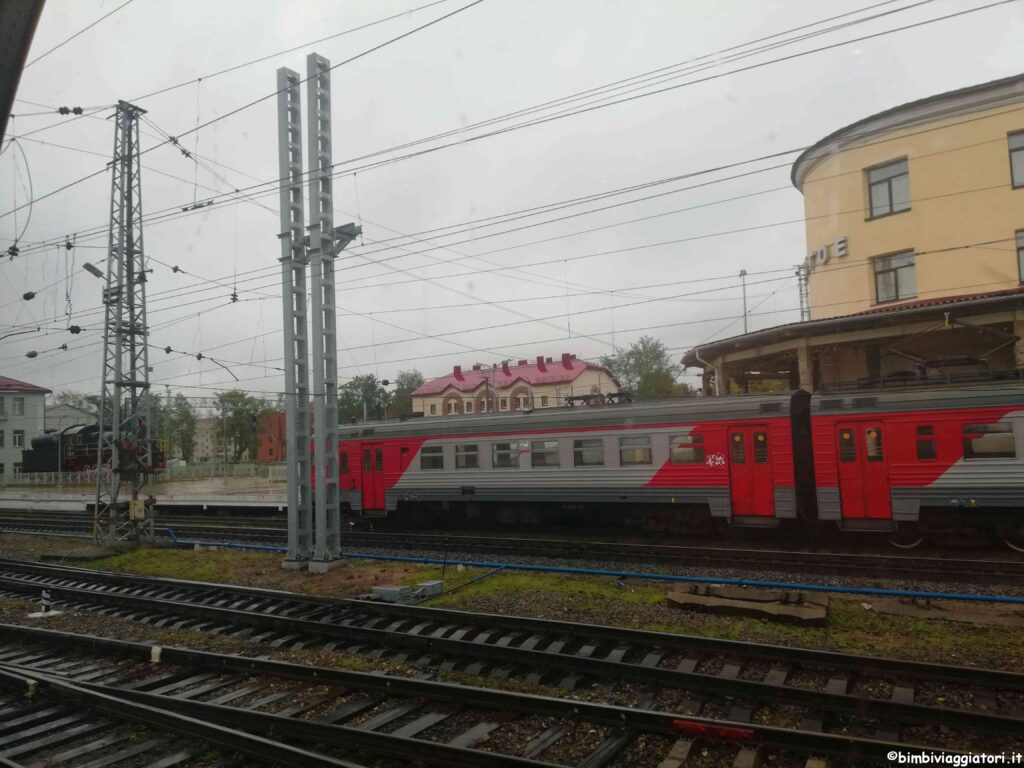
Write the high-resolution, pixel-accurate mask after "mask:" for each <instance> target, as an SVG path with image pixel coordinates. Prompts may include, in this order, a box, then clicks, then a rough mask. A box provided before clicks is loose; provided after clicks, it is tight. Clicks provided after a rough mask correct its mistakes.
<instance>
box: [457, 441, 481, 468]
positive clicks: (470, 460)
mask: <svg viewBox="0 0 1024 768" xmlns="http://www.w3.org/2000/svg"><path fill="white" fill-rule="evenodd" d="M455 468H456V469H480V448H479V447H478V446H476V445H456V446H455Z"/></svg>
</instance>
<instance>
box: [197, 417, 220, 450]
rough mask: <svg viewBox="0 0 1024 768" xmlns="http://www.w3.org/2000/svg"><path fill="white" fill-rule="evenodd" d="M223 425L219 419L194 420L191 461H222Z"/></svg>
mask: <svg viewBox="0 0 1024 768" xmlns="http://www.w3.org/2000/svg"><path fill="white" fill-rule="evenodd" d="M223 430H224V425H223V421H222V420H221V419H220V417H213V418H208V419H196V434H195V439H194V441H193V449H192V460H193V461H223V460H224V434H223Z"/></svg>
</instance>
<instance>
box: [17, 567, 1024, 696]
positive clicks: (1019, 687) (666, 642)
mask: <svg viewBox="0 0 1024 768" xmlns="http://www.w3.org/2000/svg"><path fill="white" fill-rule="evenodd" d="M11 568H13V569H15V570H17V571H21V572H25V573H35V574H37V575H39V576H40V577H47V576H49V577H56V578H60V577H65V578H79V579H84V580H86V581H98V582H100V583H103V584H107V585H111V586H118V585H120V586H122V587H134V588H136V589H137V588H139V587H149V588H154V589H159V588H165V589H168V590H170V589H180V590H207V591H208V593H209V594H210V595H214V596H217V597H226V596H234V597H239V598H243V597H250V598H254V599H258V598H264V599H267V600H282V601H286V602H288V603H291V604H293V605H295V606H309V607H310V608H313V607H321V608H325V609H327V608H334V609H337V610H338V611H350V612H353V613H355V614H357V615H358V614H363V615H370V616H374V615H375V616H379V617H381V618H382V619H391V620H397V619H405V620H407V621H409V622H412V623H415V624H419V623H422V622H429V623H431V624H436V625H437V626H459V627H461V626H473V625H477V626H483V627H486V628H487V629H488V630H504V631H505V632H519V633H521V634H528V635H547V636H553V637H563V638H573V639H581V640H586V641H594V640H598V641H601V642H603V643H607V644H614V643H618V644H620V645H628V646H631V647H655V648H663V649H666V650H667V651H672V652H676V653H680V654H685V653H688V652H704V653H714V654H721V655H736V656H743V657H746V658H751V659H758V660H764V661H782V662H787V663H791V664H799V665H811V666H817V667H826V668H830V669H837V668H839V669H844V670H851V671H855V672H860V673H868V674H890V675H898V676H901V677H915V678H922V679H927V680H935V681H941V682H947V683H957V684H961V685H982V686H989V687H1001V688H1005V689H1008V690H1015V691H1024V673H1018V672H1007V671H1004V670H996V669H985V668H977V667H960V666H955V665H946V664H935V663H931V662H920V661H910V660H904V659H889V658H885V657H875V656H860V655H855V654H844V653H838V652H835V651H820V650H813V649H808V648H798V647H793V646H781V645H770V644H762V643H751V642H744V641H740V640H724V639H720V638H713V637H704V636H700V635H685V634H676V633H670V632H651V631H648V630H639V629H630V628H626V627H613V626H605V625H598V624H579V623H571V622H565V621H558V620H554V619H537V618H527V617H522V616H507V615H503V614H486V613H468V612H466V611H459V610H454V609H450V608H428V607H421V606H411V605H398V604H393V603H381V602H374V601H367V600H355V599H349V598H333V597H324V596H319V595H305V594H299V593H294V592H286V591H283V590H275V589H266V588H262V587H245V586H239V585H234V584H218V583H212V582H203V581H190V580H187V579H174V578H162V577H152V576H136V575H134V574H124V573H115V572H112V571H101V570H97V569H91V568H77V567H74V566H67V565H54V564H46V565H43V564H39V563H32V562H27V561H23V560H11V559H5V558H0V572H2V571H3V570H4V569H11ZM86 592H87V593H88V594H95V593H90V592H88V591H87V590H86ZM111 594H114V593H111ZM260 615H262V614H260ZM315 623H316V624H317V626H319V627H324V626H327V625H324V624H322V623H319V622H315ZM344 626H346V627H348V628H350V629H351V628H352V627H351V622H349V623H346V624H345V625H344Z"/></svg>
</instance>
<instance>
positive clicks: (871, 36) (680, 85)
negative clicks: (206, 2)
mask: <svg viewBox="0 0 1024 768" xmlns="http://www.w3.org/2000/svg"><path fill="white" fill-rule="evenodd" d="M1014 1H1015V0H996V2H993V3H989V4H988V5H984V6H979V7H977V8H971V9H967V10H964V11H958V12H956V13H951V14H947V15H945V16H939V17H935V18H931V19H926V20H923V21H920V22H915V23H913V24H908V25H904V26H902V27H895V28H892V29H888V30H882V31H880V32H875V33H872V34H869V35H863V36H861V37H856V38H851V39H849V40H844V41H840V42H837V43H832V44H830V45H826V46H821V47H818V48H813V49H810V50H807V51H801V52H798V53H794V54H790V55H788V56H783V57H780V58H777V59H771V60H769V61H765V62H760V63H757V64H752V65H748V66H745V67H740V68H737V69H733V70H729V71H728V72H723V73H718V74H714V75H709V76H706V77H703V78H699V79H696V80H691V81H688V82H686V83H678V84H675V85H672V86H667V87H665V88H660V89H657V90H652V91H648V92H646V93H642V94H637V95H633V96H628V97H624V98H621V99H618V100H616V101H611V102H608V103H605V104H599V105H592V106H587V107H583V108H580V109H576V110H573V111H569V112H565V113H562V114H556V115H553V116H548V117H544V118H539V119H537V120H533V121H529V122H525V123H520V124H518V125H513V126H509V127H506V128H502V129H500V130H496V131H491V132H489V133H484V134H480V135H477V136H471V137H469V138H466V139H462V140H460V141H458V142H451V143H448V144H443V145H440V146H438V147H433V148H430V149H427V150H422V151H419V152H414V153H410V154H406V155H402V156H399V157H398V158H393V159H389V160H386V161H383V162H381V163H375V164H372V165H370V166H364V167H362V168H358V169H355V171H360V170H366V168H368V167H369V168H373V167H380V166H381V165H389V164H392V163H394V162H398V161H400V160H405V159H409V158H411V157H419V156H422V155H424V154H428V153H432V152H436V151H440V150H441V149H446V148H449V147H452V146H456V145H461V144H466V143H470V142H474V141H479V140H481V139H485V138H490V137H493V136H498V135H501V134H504V133H507V132H510V131H513V130H519V129H521V128H526V127H531V126H533V125H539V124H542V123H547V122H551V121H552V120H558V119H561V118H563V117H569V116H572V115H578V114H583V113H586V112H591V111H593V110H596V109H603V108H605V107H608V106H614V105H617V104H622V103H626V102H629V101H634V100H636V99H639V98H645V97H647V96H653V95H657V94H660V93H665V92H668V91H672V90H676V89H678V88H683V87H686V86H688V85H695V84H698V83H703V82H708V81H710V80H714V79H718V78H721V77H726V76H728V75H733V74H738V73H741V72H746V71H750V70H753V69H758V68H760V67H764V66H769V65H772V64H778V63H781V62H785V61H790V60H793V59H796V58H800V57H803V56H808V55H811V54H815V53H820V52H823V51H827V50H831V49H833V48H838V47H842V46H846V45H850V44H852V43H857V42H863V41H865V40H870V39H874V38H877V37H882V36H885V35H890V34H895V33H897V32H903V31H906V30H909V29H915V28H918V27H921V26H925V25H928V24H933V23H936V22H939V21H947V20H949V19H953V18H957V17H960V16H964V15H967V14H971V13H977V12H979V11H983V10H988V9H991V8H995V7H998V6H1001V5H1006V4H1008V3H1011V2H1014ZM480 2H483V0H474V2H472V3H470V4H468V5H466V6H463V7H462V8H459V9H457V10H456V11H453V12H451V13H449V14H446V15H445V16H441V17H440V18H438V19H435V20H433V21H431V22H428V23H427V24H424V25H422V26H420V27H417V28H415V29H413V30H410V31H409V32H406V33H404V34H402V35H399V36H397V37H395V38H392V39H390V40H388V41H385V42H384V43H381V44H379V45H377V46H374V47H373V48H370V49H368V50H366V51H363V52H361V53H359V54H356V55H355V56H353V57H351V58H349V59H346V60H345V61H342V62H339V63H338V64H335V65H333V66H332V67H331V69H336V68H337V67H340V66H343V65H345V64H348V63H350V62H352V61H355V60H356V59H359V58H361V57H363V56H365V55H367V54H369V53H372V52H374V51H376V50H379V49H380V48H383V47H385V46H387V45H390V44H391V43H394V42H396V41H398V40H401V39H403V38H405V37H408V36H409V35H411V34H414V33H416V32H418V31H420V30H422V29H425V28H427V27H429V26H432V25H433V24H436V23H438V22H440V21H443V20H444V19H447V18H449V17H451V16H454V15H455V14H457V13H461V12H462V11H464V10H467V9H469V8H471V7H473V6H474V5H477V4H478V3H480ZM303 82H304V81H303ZM276 95H277V91H274V92H273V93H271V94H268V95H266V96H263V97H260V98H258V99H256V100H254V101H251V102H248V103H247V104H243V105H242V106H240V107H238V108H236V109H234V110H231V111H229V112H226V113H224V114H222V115H218V116H217V117H216V118H213V119H212V120H209V121H207V122H206V123H203V124H201V125H198V126H196V127H195V128H192V129H189V130H188V131H185V132H184V133H182V134H180V135H178V136H177V137H176V138H178V139H180V138H181V137H182V136H186V135H189V134H191V133H194V132H196V131H198V130H201V129H203V128H206V127H208V126H210V125H212V124H213V123H216V122H219V121H220V120H223V119H226V118H228V117H231V116H232V115H235V114H238V113H239V112H241V111H243V110H246V109H249V108H250V107H252V106H255V105H256V104H259V103H261V102H263V101H266V100H267V99H270V98H273V97H274V96H276ZM166 143H169V142H165V144H166ZM159 146H163V145H157V146H154V147H150V148H149V149H147V150H145V151H144V153H146V152H150V151H152V150H154V149H157V148H158V147H159ZM144 153H143V154H144ZM368 157H370V155H366V156H362V157H360V158H355V160H349V161H344V162H345V163H348V162H355V161H358V160H360V159H365V158H368ZM337 165H339V164H338V163H335V164H334V166H332V167H337ZM101 172H102V171H97V172H95V173H93V174H89V175H87V176H84V177H82V178H81V179H78V180H77V181H75V182H71V183H70V184H67V185H65V186H64V187H61V188H59V189H56V190H53V191H52V192H49V193H47V194H46V195H43V196H41V197H40V198H39V199H40V200H42V199H44V198H46V197H49V196H51V195H53V194H57V193H58V192H61V191H63V190H64V189H67V188H69V187H71V186H74V185H76V184H78V183H81V182H84V181H87V180H88V179H90V178H92V177H94V176H96V175H98V174H99V173H101ZM279 181H280V180H276V181H275V183H277V182H279ZM10 213H11V211H8V212H6V213H3V214H0V218H3V217H4V216H7V215H9V214H10Z"/></svg>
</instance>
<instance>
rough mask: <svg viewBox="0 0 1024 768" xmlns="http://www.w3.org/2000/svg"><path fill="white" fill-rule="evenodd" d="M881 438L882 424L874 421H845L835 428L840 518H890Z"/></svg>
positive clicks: (887, 482)
mask: <svg viewBox="0 0 1024 768" xmlns="http://www.w3.org/2000/svg"><path fill="white" fill-rule="evenodd" d="M882 438H883V433H882V425H881V424H880V423H878V422H863V421H861V422H854V423H849V422H848V423H841V424H839V425H838V426H837V427H836V456H837V458H838V459H839V498H840V501H841V503H842V510H843V517H844V518H884V519H888V518H891V517H892V499H891V496H890V494H889V467H888V464H887V463H886V459H885V446H884V443H883V439H882Z"/></svg>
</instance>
